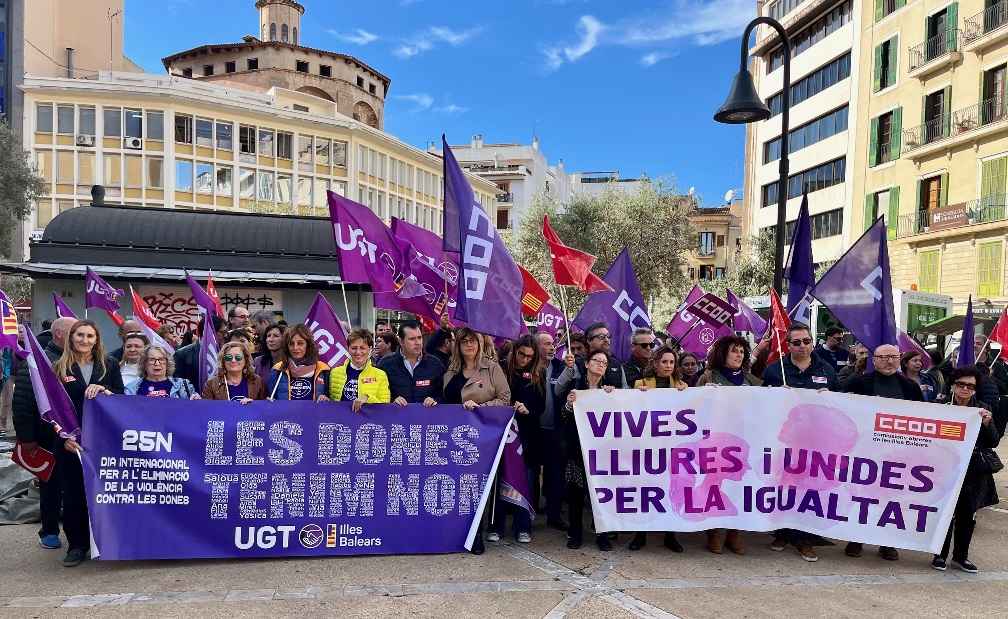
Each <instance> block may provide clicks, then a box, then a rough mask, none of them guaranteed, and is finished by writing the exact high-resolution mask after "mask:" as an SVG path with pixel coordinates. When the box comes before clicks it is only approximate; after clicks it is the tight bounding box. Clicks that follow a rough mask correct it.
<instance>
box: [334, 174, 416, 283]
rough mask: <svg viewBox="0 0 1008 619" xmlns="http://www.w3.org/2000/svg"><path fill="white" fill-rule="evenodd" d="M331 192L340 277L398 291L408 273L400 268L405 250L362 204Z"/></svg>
mask: <svg viewBox="0 0 1008 619" xmlns="http://www.w3.org/2000/svg"><path fill="white" fill-rule="evenodd" d="M328 195H329V219H330V220H331V221H332V226H333V235H334V237H335V239H336V258H337V260H338V261H339V267H340V278H341V279H342V280H343V281H345V282H355V283H358V284H370V285H371V289H372V290H373V291H374V292H397V291H398V290H399V289H400V288H402V286H403V283H404V281H405V278H406V275H405V274H404V273H402V271H401V270H399V269H398V265H399V264H401V263H402V253H401V252H400V251H399V248H398V247H397V246H396V244H395V239H393V238H392V233H391V231H390V230H389V228H388V226H386V225H385V223H384V222H383V221H382V220H381V219H379V218H378V216H377V215H375V214H374V212H372V211H371V209H369V208H368V207H366V206H364V205H363V204H358V203H356V202H354V201H353V200H348V199H346V198H344V197H343V196H341V195H339V194H338V193H333V192H332V191H330V192H328Z"/></svg>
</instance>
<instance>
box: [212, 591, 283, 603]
mask: <svg viewBox="0 0 1008 619" xmlns="http://www.w3.org/2000/svg"><path fill="white" fill-rule="evenodd" d="M274 595H276V589H234V590H232V591H228V594H227V595H226V596H224V601H225V602H265V601H269V600H272V599H273V596H274Z"/></svg>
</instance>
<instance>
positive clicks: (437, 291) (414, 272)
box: [375, 237, 456, 321]
mask: <svg viewBox="0 0 1008 619" xmlns="http://www.w3.org/2000/svg"><path fill="white" fill-rule="evenodd" d="M395 242H396V245H397V246H398V248H399V250H400V251H401V252H402V261H403V263H402V265H399V266H398V268H399V270H401V271H402V272H403V273H405V274H406V280H405V283H404V285H403V287H402V288H400V290H399V292H398V293H394V292H382V293H376V294H375V306H376V307H381V308H384V309H392V310H398V311H402V312H411V313H413V314H416V315H418V316H426V317H428V318H431V319H433V320H435V321H436V320H440V318H441V313H442V312H444V311H445V309H446V308H447V306H448V298H449V296H450V295H451V294H453V293H454V291H455V290H456V286H454V285H453V284H452V283H451V282H449V281H448V280H447V278H446V277H445V275H444V273H443V272H442V271H441V270H439V269H438V268H437V267H435V266H434V265H432V264H431V263H430V262H428V260H427V258H426V257H425V256H423V255H422V254H420V253H419V252H417V250H416V249H415V248H414V247H413V245H411V244H410V243H409V242H408V241H406V240H405V239H403V238H399V237H397V238H396V239H395Z"/></svg>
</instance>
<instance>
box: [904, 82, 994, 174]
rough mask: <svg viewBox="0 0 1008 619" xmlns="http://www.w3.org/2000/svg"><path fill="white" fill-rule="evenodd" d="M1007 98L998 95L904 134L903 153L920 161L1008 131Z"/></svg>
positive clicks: (935, 119) (942, 116)
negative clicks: (955, 147)
mask: <svg viewBox="0 0 1008 619" xmlns="http://www.w3.org/2000/svg"><path fill="white" fill-rule="evenodd" d="M1005 103H1006V98H1005V96H1004V95H998V96H995V97H990V98H987V99H984V100H983V101H981V102H980V103H978V104H976V105H971V106H970V107H967V108H963V109H961V110H956V111H955V112H952V113H951V114H941V115H940V116H936V117H935V118H932V119H930V120H928V121H927V122H925V123H924V124H922V125H918V126H916V127H910V128H908V129H904V130H903V131H902V134H903V135H902V138H903V144H902V149H901V152H902V154H904V155H909V156H910V157H911V158H913V159H915V160H916V159H920V158H923V157H925V156H927V155H931V154H934V153H936V152H939V151H941V150H951V149H952V147H953V146H956V145H958V144H962V143H968V142H975V141H977V140H979V139H981V138H984V137H987V136H989V135H991V134H994V133H997V132H1000V131H1003V130H1004V129H1005V128H1008V123H1006V122H1005V121H1006V120H1008V114H1006V109H1005V108H1006V106H1005Z"/></svg>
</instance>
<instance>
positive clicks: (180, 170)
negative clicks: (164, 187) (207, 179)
mask: <svg viewBox="0 0 1008 619" xmlns="http://www.w3.org/2000/svg"><path fill="white" fill-rule="evenodd" d="M192 188H193V164H192V162H191V161H178V160H176V161H175V190H176V191H192Z"/></svg>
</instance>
